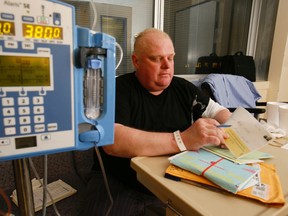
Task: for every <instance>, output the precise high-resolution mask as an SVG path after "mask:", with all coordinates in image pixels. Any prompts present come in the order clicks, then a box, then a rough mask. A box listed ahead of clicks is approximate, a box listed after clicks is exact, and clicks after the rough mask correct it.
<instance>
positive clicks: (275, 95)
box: [267, 0, 288, 101]
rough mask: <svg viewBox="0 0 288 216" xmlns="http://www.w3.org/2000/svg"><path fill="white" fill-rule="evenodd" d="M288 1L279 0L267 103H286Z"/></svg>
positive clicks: (287, 80)
mask: <svg viewBox="0 0 288 216" xmlns="http://www.w3.org/2000/svg"><path fill="white" fill-rule="evenodd" d="M287 8H288V1H287V0H280V1H279V7H278V14H277V20H276V27H275V34H274V40H273V47H272V55H271V61H270V68H269V76H268V81H269V89H268V93H267V101H288V85H287V84H288V83H287V82H288V25H287V20H288V13H287Z"/></svg>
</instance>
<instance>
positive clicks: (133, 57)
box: [132, 54, 138, 69]
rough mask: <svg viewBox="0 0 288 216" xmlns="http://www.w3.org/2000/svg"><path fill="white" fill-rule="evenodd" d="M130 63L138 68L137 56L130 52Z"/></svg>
mask: <svg viewBox="0 0 288 216" xmlns="http://www.w3.org/2000/svg"><path fill="white" fill-rule="evenodd" d="M132 63H133V65H134V67H135V69H137V68H138V57H137V56H136V55H135V54H132Z"/></svg>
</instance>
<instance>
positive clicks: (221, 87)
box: [194, 74, 266, 119]
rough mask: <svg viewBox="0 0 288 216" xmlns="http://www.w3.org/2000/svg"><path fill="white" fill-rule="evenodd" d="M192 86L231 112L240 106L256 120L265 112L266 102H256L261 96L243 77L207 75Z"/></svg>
mask: <svg viewBox="0 0 288 216" xmlns="http://www.w3.org/2000/svg"><path fill="white" fill-rule="evenodd" d="M194 84H195V85H196V86H198V87H199V88H200V89H201V90H202V91H203V92H204V93H205V94H207V95H208V96H210V98H212V99H213V100H215V101H216V102H218V103H219V104H221V105H222V106H224V107H226V108H228V109H229V110H230V111H231V112H233V111H234V110H235V109H236V108H237V107H239V106H241V107H244V108H245V109H246V110H248V111H249V112H250V113H251V114H253V115H254V117H255V118H257V119H259V116H260V114H264V113H265V112H266V109H265V106H266V102H258V100H259V99H260V98H261V95H260V94H259V93H258V91H257V90H256V88H255V86H254V84H253V83H252V82H251V81H250V80H248V79H246V78H245V77H243V76H236V75H231V74H209V75H207V76H206V77H204V78H202V79H200V80H198V81H197V82H195V83H194Z"/></svg>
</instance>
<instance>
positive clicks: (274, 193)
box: [165, 163, 285, 205]
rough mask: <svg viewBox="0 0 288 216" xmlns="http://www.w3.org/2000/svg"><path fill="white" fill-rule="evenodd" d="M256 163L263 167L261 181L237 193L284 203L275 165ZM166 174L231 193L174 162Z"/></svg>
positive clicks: (269, 201)
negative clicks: (175, 164)
mask: <svg viewBox="0 0 288 216" xmlns="http://www.w3.org/2000/svg"><path fill="white" fill-rule="evenodd" d="M256 165H258V166H260V168H261V172H260V176H259V178H260V180H259V181H260V182H261V183H260V184H257V185H254V186H252V187H249V188H246V189H244V190H241V191H238V192H237V193H236V195H239V196H243V197H247V198H250V199H255V200H258V201H260V202H262V203H266V204H271V205H284V204H285V199H284V195H283V191H282V187H281V183H280V180H279V177H278V175H277V173H276V169H275V166H274V165H273V164H267V163H258V164H256ZM165 176H166V177H167V178H171V179H174V180H178V181H179V180H181V181H184V182H187V183H191V184H193V185H196V186H200V187H204V188H207V189H211V190H214V191H215V190H216V191H219V192H226V193H229V192H228V191H226V190H224V189H221V188H220V187H219V186H218V185H216V184H214V183H212V182H210V181H209V180H207V179H206V178H205V177H202V176H198V175H196V174H194V173H192V172H189V171H186V170H184V169H182V168H179V167H177V166H174V165H172V164H170V165H169V167H168V168H167V169H166V172H165ZM229 194H232V193H229Z"/></svg>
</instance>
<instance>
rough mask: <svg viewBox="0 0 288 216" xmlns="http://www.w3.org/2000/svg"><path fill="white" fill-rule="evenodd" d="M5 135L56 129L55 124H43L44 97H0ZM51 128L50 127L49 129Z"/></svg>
mask: <svg viewBox="0 0 288 216" xmlns="http://www.w3.org/2000/svg"><path fill="white" fill-rule="evenodd" d="M1 104H2V114H3V125H4V133H5V135H16V133H20V135H21V134H23V135H25V134H30V133H39V132H45V131H46V130H48V129H49V130H57V124H56V123H55V124H56V125H55V124H52V125H51V123H50V124H49V125H48V126H46V124H45V108H44V97H42V96H35V97H33V98H29V97H18V98H16V99H14V98H13V97H4V98H1ZM51 128H52V129H51Z"/></svg>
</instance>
